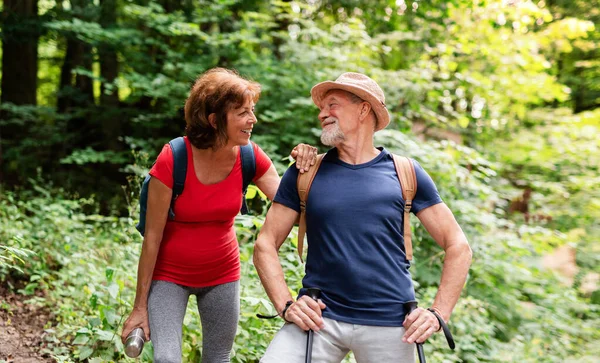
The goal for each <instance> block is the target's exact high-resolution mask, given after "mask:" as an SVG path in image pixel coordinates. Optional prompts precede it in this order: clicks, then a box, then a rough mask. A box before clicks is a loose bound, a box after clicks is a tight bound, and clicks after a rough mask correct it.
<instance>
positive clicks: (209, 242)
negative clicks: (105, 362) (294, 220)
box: [122, 68, 316, 363]
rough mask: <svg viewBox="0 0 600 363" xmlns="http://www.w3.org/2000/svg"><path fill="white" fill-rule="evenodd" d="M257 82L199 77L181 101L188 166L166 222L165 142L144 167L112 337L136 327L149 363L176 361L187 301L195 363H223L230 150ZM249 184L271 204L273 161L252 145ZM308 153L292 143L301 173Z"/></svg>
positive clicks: (229, 299)
mask: <svg viewBox="0 0 600 363" xmlns="http://www.w3.org/2000/svg"><path fill="white" fill-rule="evenodd" d="M259 95H260V85H259V84H258V83H256V82H252V81H250V80H247V79H245V78H242V77H240V76H239V75H238V74H237V73H236V72H234V71H232V70H227V69H223V68H214V69H211V70H209V71H207V72H205V73H204V74H202V75H201V76H200V77H199V78H198V79H197V80H196V82H195V84H194V85H193V87H192V90H191V93H190V95H189V97H188V99H187V101H186V103H185V120H186V135H187V136H186V137H185V138H184V139H185V143H186V147H187V153H188V160H190V161H189V162H188V169H187V175H186V185H185V189H184V191H183V193H182V194H181V195H180V196H179V197H178V198H177V202H176V203H175V206H174V211H175V215H176V216H177V217H176V218H175V220H168V219H167V213H168V210H169V206H170V203H171V195H172V188H173V176H172V171H173V155H172V151H171V148H170V147H169V145H168V144H167V145H165V146H164V147H163V149H162V151H161V153H160V154H159V156H158V158H157V160H156V163H155V164H154V166H153V167H152V169H151V170H150V175H151V176H152V178H151V179H150V182H149V187H148V202H147V203H148V204H147V212H146V213H147V214H146V231H145V235H144V242H143V245H142V252H141V256H140V260H139V265H138V276H137V290H136V297H135V302H134V307H133V311H132V312H131V314H130V316H129V318H128V319H127V320H126V321H125V324H124V326H123V332H122V339H123V341H124V340H125V338H126V336H127V335H128V334H129V333H130V332H131V331H132V330H133V329H135V328H137V327H141V328H142V329H143V330H144V332H145V335H146V340H149V339H150V338H152V343H153V346H154V361H155V362H157V363H162V362H181V355H182V349H181V346H182V325H183V318H184V316H185V311H186V307H187V302H188V299H189V296H190V295H195V296H196V299H197V301H198V310H199V313H200V319H201V323H202V336H203V338H202V362H203V363H222V362H229V361H230V358H229V355H230V352H231V348H232V345H233V341H234V338H235V333H236V328H237V323H238V315H239V309H240V302H239V294H240V283H239V280H240V254H239V248H238V242H237V238H236V233H235V229H234V218H235V216H236V215H237V214H238V211H239V210H240V206H241V198H240V196H241V193H242V183H241V180H242V168H241V162H240V158H239V153H240V147H241V146H243V145H246V144H248V143H249V142H250V141H249V140H250V136H251V135H252V129H253V127H254V125H255V124H256V122H257V119H256V116H255V115H254V106H255V104H256V102H257V101H258V98H259ZM252 145H253V147H254V154H255V155H256V174H255V177H254V179H253V181H254V183H255V184H256V186H257V187H258V188H259V189H260V190H261V191H262V192H263V193H265V195H266V196H267V197H268V198H269V199H270V200H272V199H273V197H274V196H275V192H276V191H277V188H278V186H279V181H280V179H279V175H278V174H277V171H276V170H275V167H274V166H273V163H272V162H271V160H270V159H269V157H268V156H267V155H266V154H265V153H264V151H263V150H262V149H261V148H260V147H258V145H256V144H254V143H253V144H252ZM313 155H316V149H314V148H313V147H311V146H309V145H304V144H300V145H298V146H297V147H296V148H294V150H293V152H292V156H294V157H297V158H298V162H297V164H298V165H299V168H301V169H307V168H308V167H310V165H311V162H313Z"/></svg>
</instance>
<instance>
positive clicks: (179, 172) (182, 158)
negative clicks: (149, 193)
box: [169, 136, 188, 219]
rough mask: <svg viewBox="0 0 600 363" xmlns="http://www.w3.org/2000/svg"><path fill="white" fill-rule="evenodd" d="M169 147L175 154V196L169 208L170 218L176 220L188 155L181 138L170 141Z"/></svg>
mask: <svg viewBox="0 0 600 363" xmlns="http://www.w3.org/2000/svg"><path fill="white" fill-rule="evenodd" d="M169 146H170V147H171V151H172V152H173V195H172V197H171V207H170V208H169V218H170V219H173V218H175V213H174V212H173V207H174V206H175V200H176V199H177V197H179V196H180V195H181V193H183V187H184V184H185V176H186V174H187V160H188V155H187V147H186V145H185V140H184V139H183V137H181V136H180V137H178V138H175V139H173V140H171V141H169Z"/></svg>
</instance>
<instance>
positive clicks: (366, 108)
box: [359, 102, 371, 120]
mask: <svg viewBox="0 0 600 363" xmlns="http://www.w3.org/2000/svg"><path fill="white" fill-rule="evenodd" d="M369 112H371V104H370V103H369V102H363V103H362V104H361V106H360V114H359V116H360V119H361V120H364V119H365V118H366V117H367V116H368V115H369Z"/></svg>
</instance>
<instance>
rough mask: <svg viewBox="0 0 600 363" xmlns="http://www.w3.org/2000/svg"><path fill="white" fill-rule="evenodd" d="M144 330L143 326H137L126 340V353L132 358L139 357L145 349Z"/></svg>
mask: <svg viewBox="0 0 600 363" xmlns="http://www.w3.org/2000/svg"><path fill="white" fill-rule="evenodd" d="M144 342H145V339H144V330H143V329H142V328H135V329H133V331H132V332H131V333H129V335H128V336H127V339H126V340H125V354H127V356H128V357H131V358H137V357H138V356H139V355H140V354H142V350H143V349H144Z"/></svg>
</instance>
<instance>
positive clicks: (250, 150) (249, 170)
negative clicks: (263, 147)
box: [240, 142, 256, 214]
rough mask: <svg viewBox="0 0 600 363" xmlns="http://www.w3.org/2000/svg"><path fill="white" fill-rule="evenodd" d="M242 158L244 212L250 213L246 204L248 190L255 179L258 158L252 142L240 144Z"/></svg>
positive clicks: (242, 210)
mask: <svg viewBox="0 0 600 363" xmlns="http://www.w3.org/2000/svg"><path fill="white" fill-rule="evenodd" d="M240 160H241V162H242V209H241V212H242V214H248V205H246V191H248V185H250V183H251V182H252V179H254V175H255V174H256V158H255V156H254V146H253V145H252V142H248V144H246V145H244V146H240Z"/></svg>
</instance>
